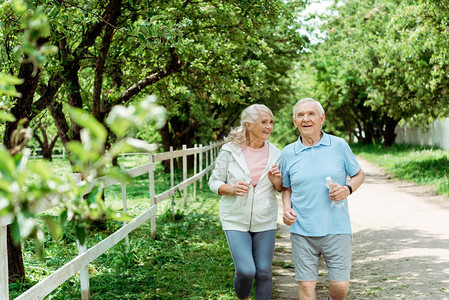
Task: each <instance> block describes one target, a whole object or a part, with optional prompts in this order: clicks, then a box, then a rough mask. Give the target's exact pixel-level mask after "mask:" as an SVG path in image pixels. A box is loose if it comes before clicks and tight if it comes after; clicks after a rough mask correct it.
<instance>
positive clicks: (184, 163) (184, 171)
mask: <svg viewBox="0 0 449 300" xmlns="http://www.w3.org/2000/svg"><path fill="white" fill-rule="evenodd" d="M186 150H187V145H182V181H186V180H187V155H186V152H185V151H186ZM184 207H187V186H185V187H184Z"/></svg>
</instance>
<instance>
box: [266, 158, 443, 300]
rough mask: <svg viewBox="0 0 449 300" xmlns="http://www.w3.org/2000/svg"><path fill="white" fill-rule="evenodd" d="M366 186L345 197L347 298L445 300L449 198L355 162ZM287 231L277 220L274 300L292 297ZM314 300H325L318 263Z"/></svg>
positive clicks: (324, 281)
mask: <svg viewBox="0 0 449 300" xmlns="http://www.w3.org/2000/svg"><path fill="white" fill-rule="evenodd" d="M359 162H360V164H361V165H362V168H363V170H364V171H365V173H366V179H365V183H364V184H363V185H362V186H361V187H360V189H359V190H358V191H357V192H356V193H354V195H352V196H350V198H349V209H350V214H351V223H352V229H353V233H354V241H353V251H352V252H353V265H352V272H351V278H352V279H351V287H350V291H349V294H348V297H347V299H435V300H448V299H449V200H448V199H445V198H443V197H440V196H436V195H435V193H434V192H433V191H432V190H431V189H430V188H426V187H419V186H417V185H416V184H413V183H409V182H403V181H397V180H392V179H390V178H389V176H387V175H386V174H385V173H384V172H383V171H382V170H381V169H380V168H378V167H376V166H374V165H372V164H370V163H368V162H366V161H364V160H362V159H359ZM292 264H293V263H292V259H291V248H290V241H289V234H288V227H287V226H285V225H283V224H282V219H281V218H280V219H279V229H278V238H277V240H276V250H275V258H274V267H273V274H274V281H275V290H276V291H275V293H274V298H273V299H297V287H296V286H297V285H296V282H295V281H294V278H293V276H294V269H293V268H292V267H291V266H292ZM319 274H320V275H319V280H318V286H317V299H327V298H326V297H327V288H328V284H327V271H326V268H325V266H324V264H323V263H322V264H321V267H320V273H319Z"/></svg>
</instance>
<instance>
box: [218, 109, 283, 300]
mask: <svg viewBox="0 0 449 300" xmlns="http://www.w3.org/2000/svg"><path fill="white" fill-rule="evenodd" d="M272 130H273V114H272V112H271V111H270V109H269V108H268V107H266V106H265V105H261V104H254V105H251V106H249V107H247V108H246V109H245V110H244V111H243V112H242V114H241V118H240V126H239V127H237V128H236V129H234V130H233V131H231V133H230V134H229V136H228V137H227V138H226V141H227V143H226V144H225V145H223V147H222V148H221V151H220V153H219V155H218V157H217V160H216V162H215V168H214V170H213V172H212V175H211V177H210V178H209V187H210V189H211V190H212V191H213V192H215V193H217V194H218V195H221V196H223V197H222V199H221V203H220V220H221V223H222V226H223V230H224V232H225V235H226V238H227V240H228V245H229V249H230V251H231V255H232V259H233V260H234V265H235V277H234V289H235V293H236V295H237V297H238V298H239V299H249V296H250V292H251V287H252V283H253V280H254V279H255V281H256V291H255V292H256V299H257V300H263V299H270V298H271V293H272V289H273V283H272V276H271V264H272V260H273V251H274V243H275V238H276V224H277V206H278V204H277V200H276V193H275V190H277V191H282V179H281V173H280V171H279V169H278V167H277V165H276V164H277V162H278V160H279V157H280V150H279V149H278V148H276V147H275V146H274V145H272V144H271V143H269V142H268V138H269V137H270V134H271V131H272Z"/></svg>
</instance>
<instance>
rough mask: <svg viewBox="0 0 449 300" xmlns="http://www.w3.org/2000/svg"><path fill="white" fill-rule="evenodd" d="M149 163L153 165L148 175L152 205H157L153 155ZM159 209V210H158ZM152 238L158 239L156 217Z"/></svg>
mask: <svg viewBox="0 0 449 300" xmlns="http://www.w3.org/2000/svg"><path fill="white" fill-rule="evenodd" d="M148 161H149V163H150V164H151V167H150V172H149V174H148V177H149V179H148V180H149V184H150V205H151V207H153V205H157V203H156V202H155V199H154V169H155V168H154V160H153V154H149V156H148ZM156 209H157V208H156ZM151 238H152V239H153V240H154V239H155V238H156V215H154V216H152V217H151Z"/></svg>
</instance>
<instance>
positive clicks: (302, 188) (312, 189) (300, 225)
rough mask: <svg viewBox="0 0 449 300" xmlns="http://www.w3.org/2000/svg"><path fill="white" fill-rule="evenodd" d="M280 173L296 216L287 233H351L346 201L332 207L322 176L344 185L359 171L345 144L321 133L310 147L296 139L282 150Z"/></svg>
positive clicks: (307, 234) (324, 179)
mask: <svg viewBox="0 0 449 300" xmlns="http://www.w3.org/2000/svg"><path fill="white" fill-rule="evenodd" d="M280 168H281V172H282V182H283V185H284V187H290V188H291V189H292V196H291V202H292V207H293V209H294V210H295V212H296V213H297V214H298V217H297V221H296V222H295V223H294V224H293V225H292V226H290V232H292V233H297V234H300V235H304V236H315V237H317V236H326V235H328V234H352V231H351V222H350V219H349V211H348V203H347V199H345V200H343V201H345V204H344V205H343V206H342V207H339V208H337V207H332V206H331V203H332V200H330V199H329V190H328V188H327V187H326V177H328V176H330V177H331V178H332V179H333V180H335V182H337V183H339V184H341V185H345V184H346V174H349V176H350V177H352V176H354V175H356V174H357V173H358V172H359V171H360V165H359V163H358V162H357V159H356V158H355V156H354V154H353V153H352V151H351V149H350V148H349V145H348V143H347V142H346V141H345V140H344V139H342V138H339V137H336V136H333V135H329V134H326V133H324V132H323V137H322V138H321V140H320V141H319V142H318V143H317V144H316V145H314V146H313V147H307V146H304V145H303V144H302V143H301V140H300V139H298V141H296V142H295V143H292V144H289V145H288V146H286V147H285V148H284V149H283V150H282V154H281V165H280Z"/></svg>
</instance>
